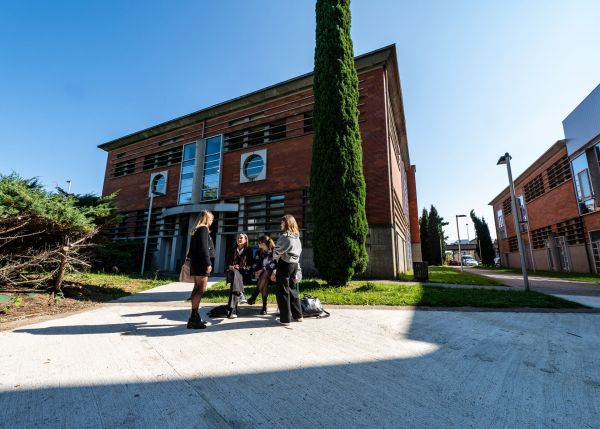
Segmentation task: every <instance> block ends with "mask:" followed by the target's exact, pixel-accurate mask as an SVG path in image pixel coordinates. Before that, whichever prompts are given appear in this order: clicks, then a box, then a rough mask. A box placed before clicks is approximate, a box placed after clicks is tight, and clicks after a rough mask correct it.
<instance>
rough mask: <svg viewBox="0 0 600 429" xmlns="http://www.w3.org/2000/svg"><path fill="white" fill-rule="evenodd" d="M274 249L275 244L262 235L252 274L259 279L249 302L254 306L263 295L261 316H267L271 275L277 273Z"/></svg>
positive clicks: (269, 238)
mask: <svg viewBox="0 0 600 429" xmlns="http://www.w3.org/2000/svg"><path fill="white" fill-rule="evenodd" d="M273 248H275V243H273V240H271V237H269V236H268V235H262V236H261V237H259V239H258V251H257V252H256V254H255V255H254V263H253V264H252V272H253V273H254V276H255V277H256V278H257V279H258V285H257V287H256V290H255V291H254V293H253V294H252V296H251V297H250V299H249V300H248V304H249V305H254V303H255V302H256V298H257V297H258V294H259V293H260V294H261V295H262V310H261V311H260V314H261V315H265V314H267V297H268V296H269V281H270V279H271V274H272V273H273V271H275V260H274V259H273Z"/></svg>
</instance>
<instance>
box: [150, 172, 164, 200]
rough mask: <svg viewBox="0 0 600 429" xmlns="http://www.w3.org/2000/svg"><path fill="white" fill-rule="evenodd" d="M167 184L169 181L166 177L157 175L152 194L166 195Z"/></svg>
mask: <svg viewBox="0 0 600 429" xmlns="http://www.w3.org/2000/svg"><path fill="white" fill-rule="evenodd" d="M166 184H167V181H166V179H165V176H163V175H162V174H157V175H156V176H154V178H153V179H152V192H153V193H154V194H161V195H165V194H166V191H167V190H166V189H165V188H166Z"/></svg>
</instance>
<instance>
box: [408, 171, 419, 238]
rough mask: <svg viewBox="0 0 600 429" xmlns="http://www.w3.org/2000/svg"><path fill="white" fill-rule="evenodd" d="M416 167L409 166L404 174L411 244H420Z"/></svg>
mask: <svg viewBox="0 0 600 429" xmlns="http://www.w3.org/2000/svg"><path fill="white" fill-rule="evenodd" d="M416 174H417V167H416V166H415V165H411V166H410V169H409V170H408V171H407V172H406V179H407V182H408V207H409V218H410V241H411V242H412V243H420V242H421V235H420V234H419V206H418V203H417V179H416Z"/></svg>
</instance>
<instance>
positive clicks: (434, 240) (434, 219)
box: [428, 205, 442, 265]
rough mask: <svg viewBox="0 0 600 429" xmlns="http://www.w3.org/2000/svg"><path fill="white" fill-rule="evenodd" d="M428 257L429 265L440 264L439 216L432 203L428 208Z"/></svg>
mask: <svg viewBox="0 0 600 429" xmlns="http://www.w3.org/2000/svg"><path fill="white" fill-rule="evenodd" d="M428 226H429V257H430V258H431V260H430V262H429V264H430V265H441V264H442V256H441V248H440V237H441V234H440V228H441V225H440V217H439V215H438V211H437V209H436V208H435V207H434V206H433V205H432V206H431V208H430V209H429V225H428Z"/></svg>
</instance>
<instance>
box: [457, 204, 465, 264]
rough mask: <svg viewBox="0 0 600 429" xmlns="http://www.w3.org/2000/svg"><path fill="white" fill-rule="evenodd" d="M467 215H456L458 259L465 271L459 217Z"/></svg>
mask: <svg viewBox="0 0 600 429" xmlns="http://www.w3.org/2000/svg"><path fill="white" fill-rule="evenodd" d="M459 217H467V215H456V233H457V234H458V259H460V271H461V272H462V271H463V263H462V252H461V251H460V228H459V227H458V218H459Z"/></svg>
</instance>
